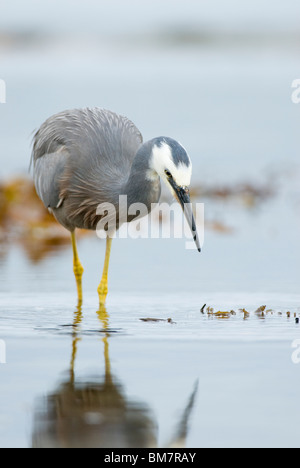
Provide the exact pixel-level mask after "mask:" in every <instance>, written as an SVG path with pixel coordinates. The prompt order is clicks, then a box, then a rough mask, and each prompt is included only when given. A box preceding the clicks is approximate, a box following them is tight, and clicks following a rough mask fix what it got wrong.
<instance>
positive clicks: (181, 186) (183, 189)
mask: <svg viewBox="0 0 300 468" xmlns="http://www.w3.org/2000/svg"><path fill="white" fill-rule="evenodd" d="M157 175H158V176H160V178H161V179H162V180H163V181H164V182H165V184H166V185H167V187H168V188H169V189H170V191H171V193H172V195H174V196H175V198H176V199H177V201H178V202H179V203H180V205H181V207H182V209H183V210H184V214H185V216H186V219H187V221H188V223H189V226H190V228H191V231H192V234H193V237H194V241H195V243H196V246H197V249H198V250H199V252H200V251H201V248H200V242H199V238H198V235H197V231H196V224H195V220H194V216H193V212H192V207H191V202H190V195H189V186H190V183H191V176H192V162H191V160H190V157H189V155H188V154H187V152H186V150H185V149H184V147H183V146H182V145H181V144H180V143H178V142H177V141H176V140H173V139H172V138H168V137H159V138H155V139H154V140H152V153H151V158H150V172H149V178H151V177H152V176H153V177H155V176H156V177H157Z"/></svg>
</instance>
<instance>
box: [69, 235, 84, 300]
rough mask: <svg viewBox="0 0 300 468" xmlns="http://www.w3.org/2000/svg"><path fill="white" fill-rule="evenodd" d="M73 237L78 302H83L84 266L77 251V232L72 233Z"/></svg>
mask: <svg viewBox="0 0 300 468" xmlns="http://www.w3.org/2000/svg"><path fill="white" fill-rule="evenodd" d="M71 239H72V247H73V267H74V268H73V270H74V275H75V279H76V284H77V292H78V303H79V304H81V303H82V282H81V279H82V275H83V271H84V270H83V267H82V265H81V263H80V260H79V257H78V252H77V245H76V238H75V233H74V232H72V233H71Z"/></svg>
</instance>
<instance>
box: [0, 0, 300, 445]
mask: <svg viewBox="0 0 300 468" xmlns="http://www.w3.org/2000/svg"><path fill="white" fill-rule="evenodd" d="M299 19H300V3H299V0H286V1H285V2H282V1H279V0H274V1H272V2H271V1H270V0H259V1H258V0H251V1H250V0H244V1H239V0H184V1H183V0H151V2H150V1H148V2H146V1H139V0H126V1H124V0H85V1H79V0H51V1H50V0H43V1H42V2H41V1H38V0H27V1H26V2H24V1H23V0H10V1H6V2H2V5H1V7H0V79H1V80H4V81H5V83H6V103H5V104H4V103H2V104H0V122H1V125H0V163H1V164H0V309H1V314H0V324H1V334H0V338H3V339H5V340H6V341H7V355H8V360H9V365H7V366H2V367H1V372H2V371H3V379H2V382H3V385H2V387H1V401H2V402H3V405H2V409H1V411H0V421H1V424H0V442H1V444H2V445H5V446H16V444H20V445H21V446H28V445H30V444H31V441H30V439H31V437H32V438H33V445H36V446H38V445H39V444H40V445H42V444H46V445H47V444H48V445H49V444H50V442H49V440H48V442H47V436H49V433H50V434H52V435H53V434H54V433H55V431H53V430H52V429H53V428H52V426H51V427H50V426H47V424H48V423H47V421H48V417H49V418H50V420H51V421H52V423H53V424H54V425H55V424H56V422H57V423H58V424H57V426H55V427H58V428H61V427H64V428H65V433H66V434H68V430H69V429H68V428H69V424H68V423H66V424H63V426H61V425H60V424H61V421H56V420H53V414H56V415H57V414H58V412H56V410H55V408H56V404H58V405H60V402H61V401H64V402H65V404H66V407H67V408H69V410H70V411H69V412H68V411H66V413H65V414H66V418H67V419H68V415H69V413H70V415H71V416H70V417H72V414H73V406H72V405H73V403H74V404H75V406H76V402H77V401H78V395H80V398H81V401H82V406H83V407H82V408H78V406H77V410H78V413H80V415H83V419H82V420H83V421H84V424H86V423H87V421H91V425H93V424H95V418H94V416H95V414H94V415H93V414H92V413H91V411H92V410H93V411H94V412H95V411H96V412H97V411H98V410H99V411H100V410H101V411H103V405H102V399H101V398H102V397H101V395H103V394H105V395H106V393H105V392H104V390H103V389H108V394H109V395H111V394H113V395H114V396H115V401H112V402H111V405H112V409H114V406H113V405H114V404H115V402H117V403H118V405H119V408H121V410H122V411H123V409H124V408H125V409H126V412H125V413H126V414H127V415H129V422H130V420H131V419H130V418H131V417H132V414H135V415H137V414H140V415H142V419H141V421H142V423H141V424H142V425H141V426H137V427H138V428H139V427H142V428H143V427H144V428H145V427H148V429H149V431H148V433H149V434H150V435H149V434H148V435H149V437H150V436H151V440H152V439H153V434H152V429H153V425H152V416H151V415H150V413H149V411H148V410H149V408H151V409H152V410H154V412H155V414H156V415H157V418H158V422H159V424H160V440H162V439H163V440H166V439H168V438H169V437H170V435H169V434H170V427H169V426H170V425H172V427H173V429H174V428H176V427H177V426H176V424H175V423H174V424H173V422H174V421H175V419H176V418H175V416H176V415H177V422H178V421H180V420H181V418H182V414H183V415H186V419H188V418H189V417H190V413H192V410H193V411H194V404H195V401H196V389H197V388H198V387H197V386H195V382H196V380H197V378H198V377H199V376H201V378H200V384H199V392H200V395H201V398H199V405H198V406H196V409H195V411H196V413H195V416H194V419H193V427H192V431H191V433H190V434H189V438H188V444H189V446H199V444H200V443H201V444H203V445H204V446H205V445H206V446H212V445H216V444H218V445H219V446H220V445H222V444H224V445H227V446H228V445H232V444H236V445H244V446H245V445H247V444H254V443H255V445H256V446H259V445H263V444H268V443H270V444H271V445H272V444H273V445H275V446H279V445H284V444H286V445H289V444H291V443H294V444H296V445H297V444H298V443H299V441H298V438H297V434H298V432H297V421H298V418H297V417H295V411H297V410H296V408H297V401H298V394H297V388H298V387H299V385H298V380H299V378H298V375H299V373H298V369H297V367H295V366H293V367H292V364H291V360H290V352H291V346H290V343H291V339H294V338H295V336H298V333H297V332H298V331H299V330H297V331H296V330H294V329H293V328H292V325H291V323H293V324H294V318H293V317H294V316H293V313H295V314H296V313H298V315H299V288H300V249H299V238H300V160H299V123H300V104H298V105H297V104H295V103H293V102H292V99H291V96H292V92H293V89H292V82H293V81H294V80H295V79H299V78H300V63H299V52H300V26H299V25H300V22H299ZM86 106H91V107H92V106H99V107H104V108H107V109H110V110H113V111H115V112H117V113H120V114H124V115H126V116H127V117H129V118H130V119H131V120H132V121H133V122H134V123H135V124H136V125H137V127H138V128H139V129H140V131H141V132H142V134H143V136H144V139H145V140H147V139H150V138H152V137H155V136H159V135H167V136H170V137H173V138H175V139H177V140H179V141H180V142H181V143H182V144H183V145H184V146H185V148H187V150H188V152H189V154H190V156H191V159H192V161H193V178H192V191H191V193H192V195H193V201H194V202H196V201H199V202H202V203H204V204H205V241H204V245H203V251H202V253H201V255H199V254H198V253H197V252H195V251H189V250H186V249H185V240H184V239H136V240H133V239H118V240H116V241H114V243H113V249H112V255H111V264H110V277H109V296H108V312H109V314H110V325H109V326H108V319H107V318H105V320H106V322H105V323H106V325H105V327H104V329H106V328H107V330H106V332H107V333H106V336H105V339H106V341H105V340H103V343H101V340H100V338H101V336H103V335H99V321H98V318H97V317H96V314H95V311H96V310H97V309H96V308H97V306H98V304H97V292H96V289H97V286H98V283H99V281H100V273H101V271H102V266H103V257H104V249H105V245H104V242H103V241H101V240H99V239H98V238H97V237H96V236H95V235H94V234H93V233H92V234H90V235H86V234H85V233H82V234H80V241H79V245H78V247H79V254H80V258H81V262H82V264H83V266H84V268H85V274H84V279H83V290H84V310H83V319H82V317H81V315H80V314H81V311H75V316H74V323H73V324H72V318H73V313H74V310H75V305H76V288H75V281H74V277H73V271H72V268H73V265H72V251H71V247H70V240H69V234H68V233H67V232H66V231H64V230H63V228H61V227H60V226H59V225H58V224H57V223H56V222H55V221H54V220H53V218H51V216H50V215H48V214H47V212H46V210H45V209H44V207H43V205H42V204H41V202H40V201H39V200H38V199H37V196H36V195H35V191H34V188H33V186H32V180H31V174H30V172H29V162H30V155H31V141H32V137H33V132H34V130H36V129H38V128H39V126H40V125H41V124H42V123H43V121H44V120H45V119H46V118H48V117H49V116H50V115H52V114H54V113H57V112H59V111H62V110H64V109H68V108H75V107H86ZM204 303H206V304H208V305H210V306H213V307H215V310H217V311H218V310H221V311H222V310H231V309H235V310H236V311H237V310H238V308H242V315H239V314H237V315H236V316H235V318H234V316H232V317H230V320H229V321H227V322H226V320H223V322H222V321H221V320H219V321H217V319H216V320H214V321H213V320H212V321H210V320H209V319H207V317H206V316H203V315H200V312H199V311H200V308H201V307H202V305H203V304H204ZM262 303H264V304H267V308H269V310H270V309H273V310H275V311H277V312H278V316H276V318H275V315H273V319H270V317H271V312H270V313H269V319H270V320H269V321H266V322H268V324H269V327H264V325H263V323H266V322H264V321H263V320H260V319H261V315H263V314H261V313H260V314H259V320H257V319H256V322H255V320H254V322H253V321H251V320H250V322H247V321H246V320H245V321H244V320H243V319H240V316H242V317H244V318H247V317H248V315H247V313H245V312H244V309H243V308H246V309H247V310H250V309H251V310H253V311H254V310H256V308H257V307H259V306H261V304H262ZM263 310H265V309H263ZM287 310H289V311H291V312H289V314H290V317H291V320H292V321H293V322H291V321H290V322H288V320H286V311H287ZM274 314H275V313H274ZM141 317H146V318H147V317H148V318H149V317H157V318H158V319H161V318H163V319H165V320H166V319H167V318H168V317H171V318H172V319H174V322H176V325H175V324H173V322H172V321H171V322H164V321H162V322H160V321H159V322H158V323H157V324H156V323H150V324H149V323H147V321H146V322H141V321H140V320H139V319H140V318H141ZM225 318H228V316H225ZM263 318H265V317H263ZM81 319H82V320H83V325H82V326H83V329H84V332H85V334H84V333H83V334H80V329H79V323H80V321H81ZM102 320H103V317H102ZM272 320H273V322H272ZM253 323H254V324H255V326H253ZM272 324H273V325H274V326H272ZM68 327H69V328H68ZM72 330H73V331H72ZM102 331H103V330H102ZM77 333H78V336H77ZM296 333H297V334H296ZM70 335H71V336H72V339H73V341H72V345H71V339H70ZM110 335H111V336H112V337H113V338H111V336H110ZM123 335H124V336H123ZM99 336H100V338H99ZM241 337H243V338H245V340H246V341H241ZM27 338H30V339H28V340H27ZM45 338H47V339H46V340H45ZM82 338H84V340H83V342H84V343H83V344H82V342H81V340H82ZM108 338H109V340H108ZM141 338H142V339H141ZM110 340H112V343H113V347H112V349H111V355H112V361H113V364H114V367H113V369H114V371H115V372H116V374H117V376H118V377H119V378H120V379H121V382H122V383H123V384H124V388H125V389H126V392H127V393H126V398H129V400H128V401H127V400H126V398H125V396H124V394H123V387H122V389H120V388H119V387H118V386H117V384H115V382H116V381H115V380H114V379H112V377H111V376H110V365H109V357H108V342H109V343H110ZM207 340H208V341H207ZM224 340H227V341H224ZM232 340H233V341H232ZM251 340H252V341H251ZM281 340H285V341H281ZM99 344H101V346H102V345H103V344H104V357H105V364H106V374H105V385H102V383H103V382H102V381H101V382H102V383H101V382H100V383H101V385H100V384H99V382H98V381H97V382H98V383H97V382H96V383H95V379H94V375H98V376H99V375H100V374H101V372H102V371H103V368H102V367H100V369H101V371H99V369H98V371H99V372H98V371H96V372H95V369H97V366H98V365H99V362H100V356H102V354H101V355H100V351H99V355H98V352H97V351H95V349H96V347H97V346H99ZM79 345H80V346H79ZM77 346H78V347H79V348H80V349H79V357H80V359H79V371H81V374H82V375H83V377H82V375H81V381H80V382H79V386H77V387H76V386H75V387H74V386H73V384H74V369H73V367H74V361H75V355H76V352H75V351H76V349H77V348H76V347H77ZM37 349H38V350H39V352H37ZM99 350H100V347H99ZM70 356H72V360H71V364H72V365H73V367H72V366H71V373H70V375H71V379H70V378H69V374H67V375H64V377H63V378H58V376H60V377H62V375H61V374H60V373H61V372H62V371H63V370H65V369H66V368H68V366H69V362H70ZM288 363H289V364H290V366H289V365H288ZM29 364H30V365H29ZM77 366H78V364H77ZM107 369H109V372H108V370H107ZM228 369H229V372H227V370H228ZM179 370H180V372H179ZM79 373H80V372H79ZM96 380H97V379H96ZM84 383H85V384H86V386H84ZM106 384H107V385H106ZM112 387H113V392H112ZM170 388H172V392H170ZM193 388H194V389H195V390H193ZM20 389H21V390H20ZM91 389H92V390H93V391H94V395H95V401H94V406H92V409H91V407H89V406H88V407H87V408H86V407H85V396H86V395H87V399H88V398H89V395H90V394H91V393H90V392H91ZM233 389H235V393H234V392H233ZM103 392H104V393H103ZM124 392H125V390H124ZM233 393H234V394H233ZM41 395H44V396H45V399H44V400H43V403H41V402H40V403H39V405H38V409H34V408H35V404H34V402H35V399H36V397H37V396H41ZM99 395H100V396H99ZM128 395H129V396H128ZM262 395H264V396H265V395H268V396H270V395H271V397H270V398H262ZM96 400H97V401H96ZM136 401H140V403H138V404H137V403H136ZM120 402H121V403H122V404H120ZM132 402H135V403H134V404H133V403H132ZM143 402H146V403H147V405H146V403H145V404H144V403H143ZM69 403H70V404H69ZM40 404H41V406H42V409H41V408H40ZM68 404H69V406H68ZM47 405H48V407H47ZM45 406H46V407H47V408H48V409H47V408H46V409H45ZM104 406H105V405H104ZM106 406H107V405H106ZM132 407H133V409H134V410H137V411H133V413H132V411H131V409H132ZM95 408H96V409H95ZM99 408H100V409H99ZM108 408H110V406H108ZM185 408H189V411H187V410H185ZM175 410H176V411H177V413H176V412H175ZM86 411H87V415H88V417H89V418H91V417H92V419H86V413H85V412H86ZM35 412H37V413H38V414H37V415H36V416H34V418H33V414H35ZM91 414H92V416H91ZM122 414H123V413H122ZM96 416H97V414H96ZM98 416H99V415H98ZM100 416H101V414H100ZM150 416H151V417H150ZM275 416H276V419H275ZM80 417H81V416H80ZM80 417H79V416H78V425H79V423H80V421H81V419H80ZM101 417H102V416H101ZM93 418H94V419H93ZM33 419H34V421H35V422H34V424H33V423H32V420H33ZM97 421H98V422H97ZM99 421H100V422H101V418H100V419H99V418H98V419H97V418H96V422H97V424H98V423H99ZM182 421H183V423H182V425H181V426H182V427H183V428H184V429H182V430H181V432H180V431H179V433H180V434H181V437H182V438H184V439H185V438H186V437H187V433H188V431H187V426H188V421H186V420H185V419H184V418H183V419H182ZM67 422H68V421H67ZM171 422H172V423H171ZM52 423H51V424H52ZM116 424H117V425H118V421H117V422H116ZM122 424H123V420H122ZM153 424H154V423H153ZM71 426H72V425H71ZM131 426H132V425H131ZM133 426H134V424H133ZM179 426H180V424H179ZM181 426H180V427H181ZM32 427H34V429H32ZM49 427H50V432H47V428H48V429H49ZM80 427H81V426H80ZM94 427H98V426H97V425H95V426H94ZM120 427H121V426H120ZM126 427H127V426H126ZM135 427H136V426H135ZM51 428H52V429H51ZM121 429H122V427H121ZM121 429H120V431H121ZM125 429H126V428H125ZM85 431H86V426H84V433H85ZM126 431H127V429H126ZM138 432H139V433H140V431H139V430H138ZM173 432H174V431H173ZM32 434H33V435H32ZM39 434H44V436H45V438H43V437H44V436H41V437H40V436H39ZM66 434H65V435H66ZM70 434H71V436H72V428H71V432H70ZM70 434H69V435H70ZM58 435H59V431H58ZM39 437H40V438H39ZM154 438H155V437H154ZM45 440H46V442H45ZM64 440H68V437H67V436H66V438H65V439H64ZM56 442H57V441H56ZM51 443H55V442H53V441H51ZM57 443H58V444H59V441H58V442H57ZM76 443H77V444H79V445H80V444H81V443H84V440H83V439H80V437H79V441H77V442H76ZM133 443H134V441H133ZM148 443H150V442H148ZM151 443H152V442H151Z"/></svg>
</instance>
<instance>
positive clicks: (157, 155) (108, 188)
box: [31, 107, 201, 305]
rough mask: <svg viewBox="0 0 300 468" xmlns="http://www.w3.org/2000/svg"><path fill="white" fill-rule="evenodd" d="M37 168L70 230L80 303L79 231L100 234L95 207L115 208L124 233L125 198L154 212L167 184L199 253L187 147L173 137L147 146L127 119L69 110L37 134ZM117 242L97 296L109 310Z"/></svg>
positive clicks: (45, 193) (39, 182)
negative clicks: (110, 272)
mask: <svg viewBox="0 0 300 468" xmlns="http://www.w3.org/2000/svg"><path fill="white" fill-rule="evenodd" d="M31 163H32V165H33V180H34V185H35V188H36V192H37V195H38V196H39V198H40V199H41V200H42V202H43V203H44V205H45V207H46V208H47V209H48V210H49V211H50V212H51V213H52V214H53V215H54V217H55V218H56V220H57V221H58V222H59V223H60V224H61V225H62V226H63V227H64V228H66V229H67V230H68V231H70V234H71V242H72V248H73V270H74V275H75V279H76V284H77V292H78V300H79V302H82V275H83V272H84V270H83V267H82V264H81V262H80V259H79V255H78V250H77V244H76V236H75V230H76V229H88V230H96V228H97V224H98V222H99V220H100V219H101V215H99V214H97V207H98V206H99V205H101V204H103V203H111V204H112V205H113V206H115V208H116V213H117V224H116V229H118V228H119V227H120V224H121V221H120V219H121V217H120V210H119V196H120V195H126V196H127V199H128V205H131V204H133V203H143V204H144V205H146V207H147V209H148V212H150V210H151V209H152V207H153V206H154V205H155V204H157V203H158V201H159V198H160V194H161V180H162V181H163V182H165V184H166V185H167V186H168V187H169V189H170V190H171V193H172V194H173V196H175V198H176V199H177V201H178V202H179V203H180V205H181V206H182V208H183V210H184V213H185V217H186V219H187V221H188V224H189V226H190V229H191V231H192V235H193V239H194V241H195V244H196V247H197V249H198V251H201V247H200V242H199V238H198V235H197V230H196V225H195V219H194V216H193V212H192V208H191V204H190V196H189V185H190V181H191V175H192V163H191V159H190V157H189V155H188V153H187V151H186V150H185V148H184V147H183V146H182V145H181V144H180V143H179V142H177V141H176V140H174V139H173V138H170V137H157V138H153V139H151V140H150V141H146V142H143V137H142V134H141V132H140V131H139V130H138V128H137V127H136V126H135V125H134V123H133V122H132V121H131V120H129V119H128V118H127V117H125V116H122V115H119V114H117V113H115V112H112V111H109V110H106V109H102V108H99V107H95V108H90V107H88V108H83V109H71V110H66V111H63V112H60V113H58V114H55V115H53V116H52V117H50V118H48V119H47V120H46V121H45V122H44V123H43V124H42V125H41V127H40V128H39V130H37V131H36V133H35V134H34V137H33V149H32V156H31ZM122 220H123V221H122V222H124V216H123V217H122ZM132 220H133V218H132V215H130V216H129V215H127V214H126V216H125V222H130V221H132ZM112 237H113V235H112V233H111V232H108V233H107V236H106V251H105V260H104V267H103V273H102V277H101V281H100V284H99V287H98V290H97V291H98V295H99V301H100V305H101V304H105V301H106V297H107V293H108V268H109V260H110V252H111V244H112Z"/></svg>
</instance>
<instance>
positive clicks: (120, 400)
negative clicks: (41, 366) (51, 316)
mask: <svg viewBox="0 0 300 468" xmlns="http://www.w3.org/2000/svg"><path fill="white" fill-rule="evenodd" d="M98 316H99V320H100V322H101V332H102V333H103V338H102V344H103V352H104V372H103V374H102V375H101V376H99V379H95V378H93V379H91V381H81V380H80V379H79V378H76V375H75V362H76V356H77V350H78V345H79V343H80V340H81V339H82V336H83V335H82V333H81V328H80V325H81V320H82V306H81V304H80V303H79V305H78V307H77V310H76V311H75V314H74V321H73V325H72V352H71V359H70V369H69V372H68V374H67V378H66V380H65V381H63V382H62V383H61V384H60V386H59V387H58V388H57V389H56V390H55V391H54V392H53V393H51V394H49V395H47V396H46V397H45V398H43V399H42V400H41V401H39V403H38V405H37V407H36V409H35V413H34V425H33V435H32V446H33V448H79V447H81V448H128V447H131V448H134V447H135V448H136V447H139V448H147V447H148V448H150V447H157V444H158V442H157V439H158V427H157V423H156V418H155V415H154V414H153V412H152V411H151V409H150V408H149V406H148V405H147V404H146V403H144V402H141V401H137V400H133V399H131V398H128V397H127V395H126V392H125V390H124V387H123V386H122V384H121V383H120V382H119V381H118V379H117V378H116V377H115V375H114V374H113V372H112V370H111V364H110V357H109V337H110V335H111V330H110V328H109V316H108V314H107V311H106V308H105V306H101V308H100V310H99V311H98ZM196 393H197V384H196V385H195V388H194V389H193V392H192V394H191V396H190V398H189V400H188V403H187V405H186V408H185V409H184V411H183V413H182V417H181V419H180V421H179V423H178V427H176V430H175V435H174V436H173V438H172V439H171V441H170V442H169V443H168V445H167V446H168V447H172V446H176V447H183V446H184V445H185V440H186V437H187V434H188V426H189V419H190V416H191V413H192V410H193V408H194V403H195V397H196Z"/></svg>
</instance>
